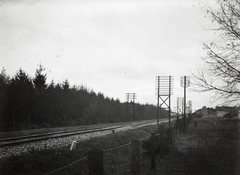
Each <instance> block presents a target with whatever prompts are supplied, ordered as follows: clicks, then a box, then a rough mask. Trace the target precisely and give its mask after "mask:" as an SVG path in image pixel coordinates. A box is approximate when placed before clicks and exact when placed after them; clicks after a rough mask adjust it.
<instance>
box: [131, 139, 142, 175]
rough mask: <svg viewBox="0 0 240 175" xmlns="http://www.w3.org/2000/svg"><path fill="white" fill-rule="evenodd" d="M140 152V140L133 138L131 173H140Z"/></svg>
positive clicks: (136, 174) (135, 174) (137, 174)
mask: <svg viewBox="0 0 240 175" xmlns="http://www.w3.org/2000/svg"><path fill="white" fill-rule="evenodd" d="M139 152H140V141H139V140H133V141H132V142H131V174H132V175H139Z"/></svg>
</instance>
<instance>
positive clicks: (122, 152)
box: [0, 125, 158, 175]
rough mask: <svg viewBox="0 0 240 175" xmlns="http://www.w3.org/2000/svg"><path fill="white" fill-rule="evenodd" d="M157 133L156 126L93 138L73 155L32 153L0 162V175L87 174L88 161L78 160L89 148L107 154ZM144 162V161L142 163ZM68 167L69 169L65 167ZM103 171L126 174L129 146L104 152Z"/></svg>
mask: <svg viewBox="0 0 240 175" xmlns="http://www.w3.org/2000/svg"><path fill="white" fill-rule="evenodd" d="M157 130H158V127H157V126H156V125H151V126H145V127H142V128H139V129H133V130H128V131H124V132H117V133H112V134H110V135H107V136H104V137H97V138H92V139H90V140H86V141H83V142H81V143H77V146H76V149H75V150H74V151H69V149H70V145H69V147H64V148H61V149H60V148H59V149H54V150H42V151H35V150H31V151H29V152H28V153H25V154H22V155H20V156H15V157H10V158H8V159H4V160H0V170H1V175H13V174H18V175H21V174H28V175H31V174H33V175H38V174H39V175H40V174H41V175H43V174H46V173H49V172H52V171H55V170H57V169H59V168H60V170H59V171H56V172H53V173H51V174H58V175H61V174H64V175H66V174H78V175H80V174H87V172H88V165H87V159H84V160H82V161H79V160H81V159H82V158H84V157H85V156H87V152H88V151H89V150H91V149H92V148H100V149H102V150H107V149H109V148H113V147H118V146H120V145H124V144H127V143H129V142H131V141H132V140H134V139H141V138H145V137H147V136H149V135H150V133H152V132H155V131H157ZM145 156H147V155H145ZM147 157H148V156H147ZM145 158H146V157H145ZM145 158H143V159H144V160H145ZM78 161H79V162H78ZM149 162H150V159H149ZM67 165H70V166H68V167H66V166H67ZM61 168H62V169H61ZM104 168H105V174H129V170H130V145H128V146H126V147H122V148H120V149H116V150H113V151H107V152H104ZM147 169H149V168H147Z"/></svg>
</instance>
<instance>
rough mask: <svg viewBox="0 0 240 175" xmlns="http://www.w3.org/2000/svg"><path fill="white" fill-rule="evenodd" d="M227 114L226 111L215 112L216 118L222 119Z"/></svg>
mask: <svg viewBox="0 0 240 175" xmlns="http://www.w3.org/2000/svg"><path fill="white" fill-rule="evenodd" d="M227 113H228V112H227V111H217V117H223V116H224V115H225V114H227Z"/></svg>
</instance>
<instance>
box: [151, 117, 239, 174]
mask: <svg viewBox="0 0 240 175" xmlns="http://www.w3.org/2000/svg"><path fill="white" fill-rule="evenodd" d="M239 123H240V122H239V120H237V119H228V120H227V119H222V118H216V119H194V120H193V121H192V122H191V123H190V125H189V127H188V129H187V131H186V133H184V134H183V133H182V134H178V138H177V139H176V141H175V142H174V145H173V146H172V148H171V151H170V153H169V154H168V155H166V156H164V158H163V159H161V160H159V161H157V169H156V170H155V171H153V172H149V173H148V174H151V175H160V174H161V175H171V174H174V175H176V174H177V175H188V174H189V175H190V174H191V175H197V174H198V175H199V174H201V175H210V174H211V175H240V157H239V155H240V136H239V134H240V130H239V129H240V128H239Z"/></svg>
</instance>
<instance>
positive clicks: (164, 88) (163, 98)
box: [155, 76, 173, 127]
mask: <svg viewBox="0 0 240 175" xmlns="http://www.w3.org/2000/svg"><path fill="white" fill-rule="evenodd" d="M155 85H156V87H155V90H156V95H157V124H159V115H160V111H161V108H162V106H163V105H165V106H167V108H168V112H169V113H168V118H169V127H170V118H171V95H173V76H156V78H155ZM160 102H161V103H160ZM167 102H168V103H167Z"/></svg>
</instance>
